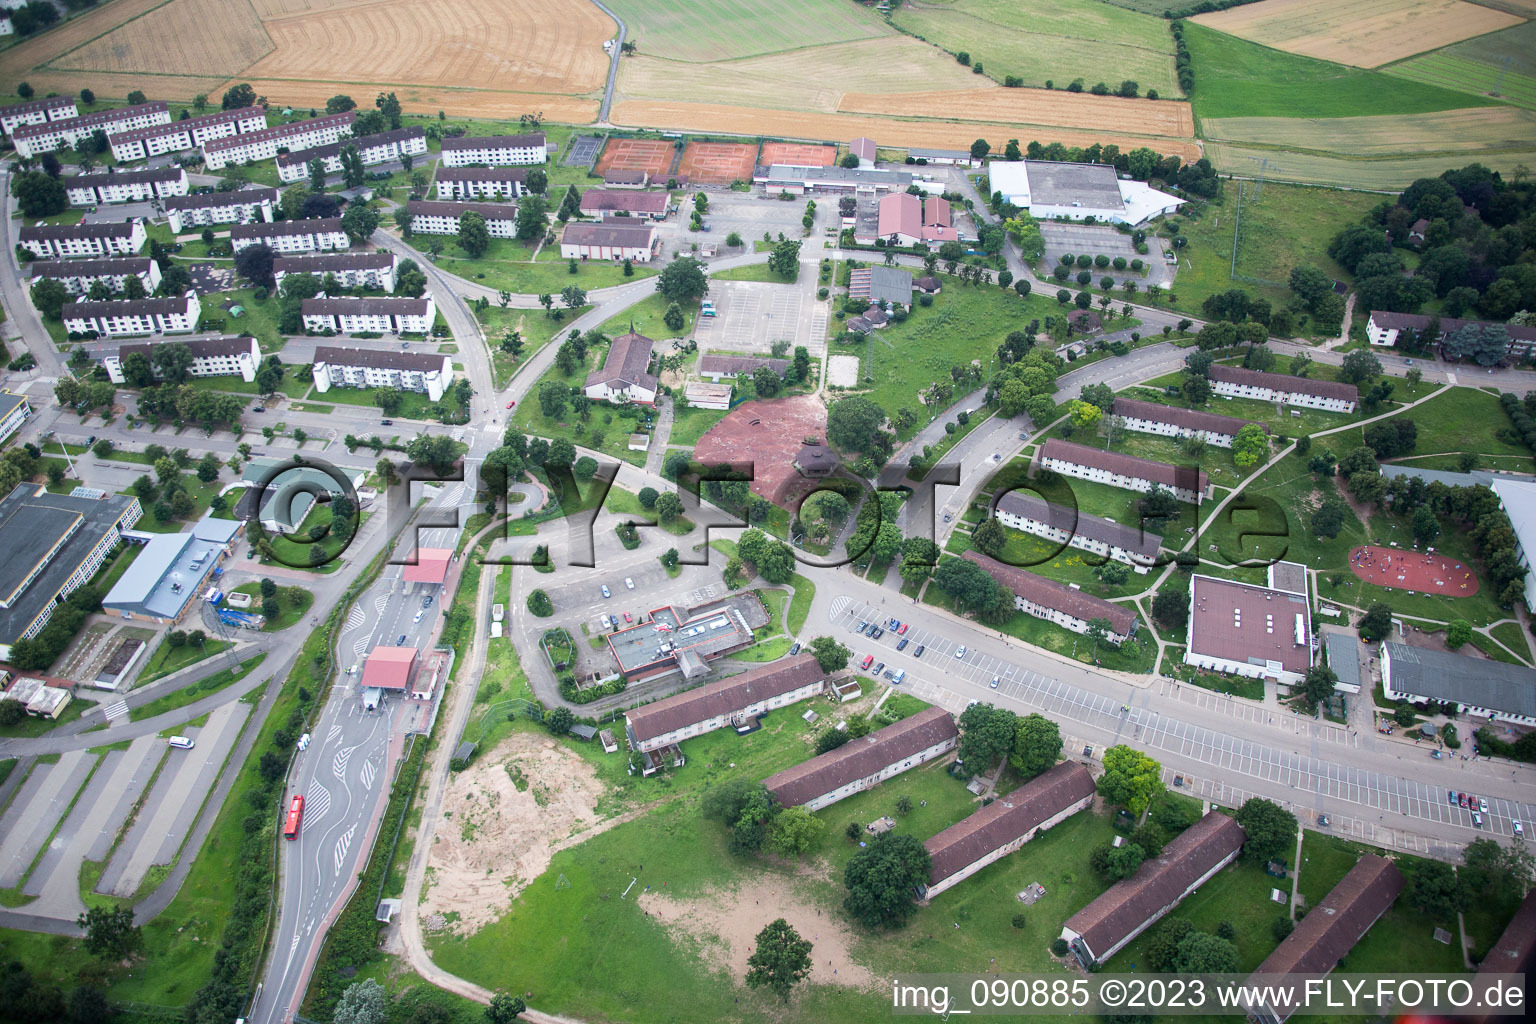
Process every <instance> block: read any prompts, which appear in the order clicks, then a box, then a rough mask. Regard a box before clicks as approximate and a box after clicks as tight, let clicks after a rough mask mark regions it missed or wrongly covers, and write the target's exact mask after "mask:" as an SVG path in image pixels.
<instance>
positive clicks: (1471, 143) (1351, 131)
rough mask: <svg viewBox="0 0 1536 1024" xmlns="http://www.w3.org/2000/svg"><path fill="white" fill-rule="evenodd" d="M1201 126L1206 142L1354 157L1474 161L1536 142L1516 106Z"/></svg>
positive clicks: (1535, 122) (1236, 120) (1531, 119)
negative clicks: (1440, 156)
mask: <svg viewBox="0 0 1536 1024" xmlns="http://www.w3.org/2000/svg"><path fill="white" fill-rule="evenodd" d="M1201 127H1202V129H1203V130H1204V133H1205V137H1206V138H1207V139H1213V140H1221V141H1232V142H1237V143H1239V144H1248V145H1262V146H1266V147H1268V146H1276V147H1281V148H1285V149H1306V150H1323V151H1326V152H1328V153H1333V154H1338V155H1342V156H1348V157H1354V158H1363V157H1369V158H1375V157H1383V156H1404V155H1409V154H1413V153H1451V152H1456V153H1461V154H1466V155H1468V157H1469V159H1470V158H1472V157H1475V156H1477V155H1479V154H1480V153H1481V152H1482V151H1494V152H1497V151H1500V150H1508V149H1515V150H1518V149H1527V150H1528V149H1530V148H1532V142H1533V140H1536V114H1533V113H1531V112H1529V111H1525V110H1520V109H1517V108H1515V107H1475V108H1473V109H1471V110H1444V111H1437V112H1435V113H1431V114H1388V115H1384V116H1380V117H1332V118H1325V119H1322V120H1311V119H1306V120H1304V119H1301V118H1295V117H1220V118H1217V117H1212V118H1207V119H1206V121H1205V122H1204V123H1203V124H1202V126H1201Z"/></svg>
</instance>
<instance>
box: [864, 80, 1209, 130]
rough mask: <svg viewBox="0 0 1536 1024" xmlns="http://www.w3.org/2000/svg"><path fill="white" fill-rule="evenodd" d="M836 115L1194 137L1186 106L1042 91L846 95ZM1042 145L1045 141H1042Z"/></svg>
mask: <svg viewBox="0 0 1536 1024" xmlns="http://www.w3.org/2000/svg"><path fill="white" fill-rule="evenodd" d="M837 109H838V110H839V112H842V113H851V114H889V115H891V116H893V117H934V118H945V119H952V120H960V121H993V122H997V123H1001V124H1007V123H1009V122H1012V121H1017V122H1019V123H1021V124H1053V125H1061V126H1062V127H1066V128H1078V127H1087V126H1089V125H1105V126H1108V127H1110V128H1111V129H1113V130H1116V131H1122V132H1133V133H1135V134H1137V135H1166V136H1170V137H1175V138H1189V137H1190V136H1192V135H1194V134H1195V120H1194V115H1192V114H1191V113H1190V107H1189V104H1188V103H1183V102H1174V101H1172V100H1126V99H1120V98H1119V97H1117V96H1091V95H1089V94H1087V93H1075V92H1048V91H1046V90H1044V89H983V90H975V91H970V92H918V93H908V94H906V95H905V96H883V95H880V94H877V93H849V94H847V95H846V96H844V97H843V101H842V102H841V103H839V104H838V108H837ZM1041 141H1044V140H1041Z"/></svg>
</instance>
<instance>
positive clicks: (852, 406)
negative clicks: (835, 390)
mask: <svg viewBox="0 0 1536 1024" xmlns="http://www.w3.org/2000/svg"><path fill="white" fill-rule="evenodd" d="M884 423H885V410H884V409H881V408H880V406H878V405H876V404H875V403H874V402H873V401H871V400H870V399H868V398H866V397H864V396H863V395H851V396H849V397H847V398H840V399H838V400H837V401H836V402H833V403H832V406H831V408H830V409H829V410H828V412H827V440H829V441H831V442H832V443H833V444H835V445H837V446H838V447H839V448H847V449H850V450H853V451H858V452H864V453H866V454H868V453H869V452H871V451H883V449H884V441H883V440H882V438H884V437H888V435H885V434H884V433H883V432H882V431H881V430H880V427H881V426H882V425H883V424H884Z"/></svg>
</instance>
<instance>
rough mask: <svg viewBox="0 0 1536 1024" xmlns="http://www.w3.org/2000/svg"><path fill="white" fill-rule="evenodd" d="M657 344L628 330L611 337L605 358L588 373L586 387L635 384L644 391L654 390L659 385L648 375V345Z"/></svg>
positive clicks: (651, 374) (653, 377) (655, 379)
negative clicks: (600, 365) (600, 364)
mask: <svg viewBox="0 0 1536 1024" xmlns="http://www.w3.org/2000/svg"><path fill="white" fill-rule="evenodd" d="M655 344H656V343H655V342H654V341H652V340H651V339H650V338H647V337H646V336H645V335H643V334H636V333H634V332H633V331H631V332H630V333H628V334H621V335H619V337H617V338H614V339H613V342H612V344H610V345H609V346H608V356H607V358H606V359H604V360H603V365H602V367H601V368H600V369H597V370H593V371H592V372H591V373H589V374H587V386H588V387H591V386H592V385H594V384H615V383H624V384H634V385H637V386H639V387H642V388H646V389H647V390H650V391H654V390H656V386H657V384H659V383H660V378H658V377H657V376H656V375H655V374H654V373H650V372H648V371H649V368H650V365H651V346H653V345H655Z"/></svg>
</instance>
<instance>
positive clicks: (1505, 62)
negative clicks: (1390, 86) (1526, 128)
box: [1386, 21, 1536, 109]
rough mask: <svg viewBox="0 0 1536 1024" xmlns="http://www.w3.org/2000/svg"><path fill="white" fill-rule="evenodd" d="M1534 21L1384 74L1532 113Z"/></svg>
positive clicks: (1535, 51)
mask: <svg viewBox="0 0 1536 1024" xmlns="http://www.w3.org/2000/svg"><path fill="white" fill-rule="evenodd" d="M1533 55H1536V21H1528V22H1526V23H1525V24H1524V25H1516V26H1515V27H1514V28H1507V29H1505V30H1504V31H1502V32H1490V33H1489V34H1488V35H1485V36H1478V37H1477V38H1476V39H1468V40H1467V41H1466V42H1462V43H1456V44H1455V45H1454V46H1447V47H1445V48H1444V49H1443V50H1436V51H1435V52H1434V53H1426V54H1424V55H1423V56H1421V57H1414V58H1413V59H1411V60H1405V61H1403V62H1401V63H1399V64H1394V65H1392V66H1391V67H1389V68H1387V69H1386V71H1387V73H1388V74H1390V75H1396V76H1398V77H1399V78H1407V79H1411V80H1413V81H1415V82H1424V83H1425V84H1428V85H1434V86H1440V87H1443V88H1446V89H1458V90H1460V91H1462V92H1468V93H1472V94H1473V95H1475V96H1497V97H1499V98H1501V99H1504V100H1507V101H1508V102H1510V103H1514V104H1518V105H1519V106H1522V107H1530V108H1532V109H1536V56H1533Z"/></svg>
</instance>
